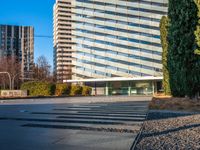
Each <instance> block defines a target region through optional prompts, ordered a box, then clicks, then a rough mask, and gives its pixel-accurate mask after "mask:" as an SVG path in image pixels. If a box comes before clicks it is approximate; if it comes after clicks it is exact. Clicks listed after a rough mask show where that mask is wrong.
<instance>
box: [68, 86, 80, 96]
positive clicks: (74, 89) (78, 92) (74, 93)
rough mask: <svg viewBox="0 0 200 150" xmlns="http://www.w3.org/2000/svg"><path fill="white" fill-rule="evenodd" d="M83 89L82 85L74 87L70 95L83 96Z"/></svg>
mask: <svg viewBox="0 0 200 150" xmlns="http://www.w3.org/2000/svg"><path fill="white" fill-rule="evenodd" d="M82 89H83V88H82V87H81V86H80V85H72V86H71V90H70V95H71V96H75V95H81V94H82Z"/></svg>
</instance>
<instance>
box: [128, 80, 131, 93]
mask: <svg viewBox="0 0 200 150" xmlns="http://www.w3.org/2000/svg"><path fill="white" fill-rule="evenodd" d="M128 96H131V83H130V82H129V83H128Z"/></svg>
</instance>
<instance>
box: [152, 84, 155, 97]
mask: <svg viewBox="0 0 200 150" xmlns="http://www.w3.org/2000/svg"><path fill="white" fill-rule="evenodd" d="M154 84H155V82H154V81H152V88H153V96H154V95H155V85H154Z"/></svg>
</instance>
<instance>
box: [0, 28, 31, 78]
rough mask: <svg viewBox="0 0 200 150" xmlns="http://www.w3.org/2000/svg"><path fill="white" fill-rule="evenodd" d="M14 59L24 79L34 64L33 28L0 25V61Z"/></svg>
mask: <svg viewBox="0 0 200 150" xmlns="http://www.w3.org/2000/svg"><path fill="white" fill-rule="evenodd" d="M10 56H14V57H16V58H17V59H18V60H19V61H20V63H21V73H22V75H23V76H24V77H26V76H27V74H28V73H30V72H31V71H32V67H33V64H34V28H33V27H30V26H13V25H0V59H1V57H10Z"/></svg>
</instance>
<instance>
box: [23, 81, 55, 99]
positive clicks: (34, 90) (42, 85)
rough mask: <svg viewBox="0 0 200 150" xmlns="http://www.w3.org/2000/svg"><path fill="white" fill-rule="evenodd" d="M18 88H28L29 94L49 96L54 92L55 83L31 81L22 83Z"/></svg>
mask: <svg viewBox="0 0 200 150" xmlns="http://www.w3.org/2000/svg"><path fill="white" fill-rule="evenodd" d="M20 89H21V90H28V95H30V96H50V95H54V93H55V84H52V83H48V82H35V81H31V82H25V83H23V84H22V85H21V88H20Z"/></svg>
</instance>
